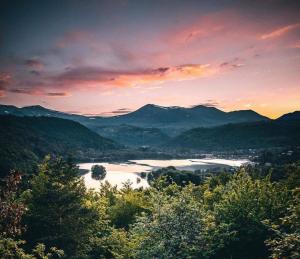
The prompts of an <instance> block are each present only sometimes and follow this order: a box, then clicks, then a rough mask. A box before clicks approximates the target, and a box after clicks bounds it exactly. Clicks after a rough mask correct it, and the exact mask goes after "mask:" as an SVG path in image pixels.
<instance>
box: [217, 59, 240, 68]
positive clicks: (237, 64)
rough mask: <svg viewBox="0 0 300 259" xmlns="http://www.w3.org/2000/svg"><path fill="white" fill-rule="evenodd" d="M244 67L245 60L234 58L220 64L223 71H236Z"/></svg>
mask: <svg viewBox="0 0 300 259" xmlns="http://www.w3.org/2000/svg"><path fill="white" fill-rule="evenodd" d="M242 66H244V59H241V58H234V59H232V60H229V61H224V62H223V63H221V64H220V68H222V69H235V68H240V67H242Z"/></svg>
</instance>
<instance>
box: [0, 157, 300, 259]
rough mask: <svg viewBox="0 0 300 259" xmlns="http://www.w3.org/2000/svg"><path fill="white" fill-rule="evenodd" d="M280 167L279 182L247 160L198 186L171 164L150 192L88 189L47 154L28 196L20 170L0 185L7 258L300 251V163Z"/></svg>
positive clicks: (294, 254)
mask: <svg viewBox="0 0 300 259" xmlns="http://www.w3.org/2000/svg"><path fill="white" fill-rule="evenodd" d="M283 168H285V169H287V170H285V171H284V172H285V173H284V175H285V177H284V178H282V179H281V180H280V181H279V180H278V181H275V182H273V181H272V180H271V179H272V178H271V177H270V176H266V177H265V176H264V175H263V174H259V172H260V171H259V170H257V169H258V168H256V169H255V170H253V168H251V167H246V168H242V169H240V170H239V171H238V172H237V173H218V174H216V175H212V176H208V175H206V178H205V179H204V180H201V181H200V182H197V185H194V184H192V183H188V182H190V181H188V180H187V179H186V177H191V178H192V179H193V177H194V175H189V174H187V175H185V173H186V172H185V171H178V170H175V169H174V168H167V169H165V170H161V171H160V172H161V173H162V175H161V176H159V177H158V176H157V178H156V179H155V180H154V181H153V182H152V185H151V187H150V188H148V189H145V190H144V189H132V187H131V184H130V183H128V182H127V183H124V185H123V187H122V188H121V189H117V188H116V187H115V186H111V185H110V184H109V183H108V182H105V183H101V184H99V185H100V188H99V190H90V191H87V190H86V188H85V186H84V183H83V180H82V179H81V177H80V174H79V171H78V168H77V167H76V166H75V165H74V164H72V162H70V161H64V160H63V159H62V158H55V157H50V156H48V157H46V159H45V160H44V162H43V163H42V164H41V165H40V166H39V170H38V174H37V175H36V176H35V177H33V179H32V181H31V185H30V189H28V190H27V191H25V192H24V193H22V195H21V196H20V195H19V192H18V190H17V188H16V186H17V183H18V181H19V180H20V178H19V176H18V174H15V176H14V174H12V175H11V178H9V179H8V180H7V181H6V182H5V183H4V185H3V186H6V188H3V187H2V188H1V200H0V205H1V207H0V211H1V214H0V223H1V224H0V227H1V233H2V234H1V235H0V258H8V259H13V258H20V259H24V258H25V259H33V258H43V259H47V258H49V259H50V258H62V257H65V258H88V259H90V258H91V259H97V258H119V259H120V258H122V259H125V258H126V259H127V258H146V259H147V258H149V259H150V258H162V259H163V258H267V257H269V256H270V257H272V258H299V253H300V252H299V247H300V232H299V229H300V225H299V222H300V199H299V197H300V195H299V194H300V192H299V189H297V188H295V186H297V185H296V184H295V185H293V182H297V179H298V176H297V175H298V164H297V163H294V164H291V165H284V167H283ZM169 172H172V173H171V174H168V173H169ZM176 173H179V175H178V176H176ZM171 175H172V177H174V179H175V180H173V178H172V177H171ZM181 181H185V182H181ZM177 183H178V184H177ZM2 190H3V191H2ZM25 208H26V210H25ZM25 224H26V228H27V231H26V232H23V233H21V232H22V231H23V230H24V228H25ZM20 233H21V234H22V235H21V236H20ZM59 249H61V250H59Z"/></svg>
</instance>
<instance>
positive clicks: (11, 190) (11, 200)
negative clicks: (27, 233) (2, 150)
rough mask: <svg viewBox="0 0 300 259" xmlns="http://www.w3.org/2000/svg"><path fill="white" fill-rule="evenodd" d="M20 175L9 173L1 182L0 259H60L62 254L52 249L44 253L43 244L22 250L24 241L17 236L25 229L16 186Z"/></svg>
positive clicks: (21, 204) (22, 210) (22, 205)
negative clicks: (29, 250) (29, 249)
mask: <svg viewBox="0 0 300 259" xmlns="http://www.w3.org/2000/svg"><path fill="white" fill-rule="evenodd" d="M20 181H21V174H20V173H19V172H17V171H11V172H10V174H9V175H8V176H7V178H6V179H5V180H4V181H2V182H1V188H0V190H1V191H0V258H3V259H35V258H43V259H48V258H61V257H62V256H63V255H64V253H63V251H61V250H58V249H56V248H54V247H52V248H50V251H49V252H46V247H45V245H43V244H37V245H36V247H35V248H34V249H33V250H32V251H31V252H30V253H28V252H26V251H25V250H24V249H23V246H24V244H25V243H26V242H25V241H24V240H20V239H19V236H20V235H21V233H22V231H24V230H25V227H24V226H23V225H22V224H21V221H22V217H23V215H24V213H25V212H26V207H25V205H24V204H23V203H22V202H21V201H20V197H19V195H18V185H19V184H20Z"/></svg>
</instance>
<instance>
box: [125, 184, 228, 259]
mask: <svg viewBox="0 0 300 259" xmlns="http://www.w3.org/2000/svg"><path fill="white" fill-rule="evenodd" d="M170 188H171V189H172V191H173V194H175V195H172V196H169V195H167V194H166V193H164V192H163V193H160V192H154V193H153V194H152V195H153V203H152V204H153V208H152V212H151V213H150V214H144V215H143V216H141V217H139V218H138V221H137V223H135V224H134V226H133V228H132V230H131V245H132V247H133V249H132V250H133V251H134V253H133V257H135V258H209V257H210V256H211V255H213V254H214V253H215V249H219V248H218V247H217V246H219V245H220V246H222V242H223V240H226V239H227V238H229V237H230V235H231V234H230V233H229V232H228V231H227V227H226V226H225V225H223V226H219V228H216V225H215V224H214V218H213V215H208V214H206V212H205V211H204V210H203V208H202V205H201V204H200V203H199V202H197V201H196V200H195V199H194V198H193V194H192V192H193V187H192V186H187V187H185V188H184V190H183V191H179V189H177V190H176V188H179V187H176V185H173V186H172V187H170ZM168 191H169V190H168ZM168 191H167V192H168ZM176 192H177V194H176ZM216 237H217V238H218V239H219V242H218V243H214V242H213V241H214V240H215V238H216ZM215 244H217V245H215Z"/></svg>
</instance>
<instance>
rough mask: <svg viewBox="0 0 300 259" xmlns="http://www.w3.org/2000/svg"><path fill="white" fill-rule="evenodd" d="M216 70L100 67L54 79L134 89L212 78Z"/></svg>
mask: <svg viewBox="0 0 300 259" xmlns="http://www.w3.org/2000/svg"><path fill="white" fill-rule="evenodd" d="M215 73H217V71H216V69H214V68H212V67H211V66H210V65H209V64H204V65H203V64H186V65H180V66H174V67H160V68H156V69H140V70H108V69H103V68H98V67H80V68H75V69H70V70H68V71H66V72H64V73H62V74H60V75H57V76H55V77H54V78H52V80H53V83H56V84H58V85H73V86H78V87H80V86H86V85H90V86H93V85H94V86H95V85H96V86H100V85H102V86H111V87H133V86H136V85H145V84H161V83H164V82H167V81H184V80H192V79H196V78H201V77H207V76H212V75H214V74H215Z"/></svg>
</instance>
